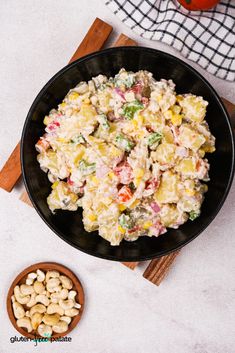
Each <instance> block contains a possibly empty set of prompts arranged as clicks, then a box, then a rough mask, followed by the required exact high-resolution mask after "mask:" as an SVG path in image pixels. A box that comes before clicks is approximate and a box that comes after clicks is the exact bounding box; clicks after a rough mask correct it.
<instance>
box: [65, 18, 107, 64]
mask: <svg viewBox="0 0 235 353" xmlns="http://www.w3.org/2000/svg"><path fill="white" fill-rule="evenodd" d="M112 29H113V27H112V26H110V25H109V24H108V23H106V22H104V21H102V20H101V19H99V18H96V19H95V21H94V22H93V24H92V25H91V27H90V29H89V31H88V32H87V34H86V35H85V37H84V39H83V41H82V42H81V44H80V45H79V47H78V48H77V50H76V51H75V53H74V54H73V56H72V58H71V59H70V60H69V63H72V62H73V61H75V60H77V59H79V58H81V57H82V56H84V55H87V54H90V53H92V52H95V51H97V50H100V49H101V48H102V47H103V45H104V43H105V42H106V40H107V39H108V37H109V35H110V33H111V32H112Z"/></svg>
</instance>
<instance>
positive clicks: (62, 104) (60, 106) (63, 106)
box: [59, 102, 67, 108]
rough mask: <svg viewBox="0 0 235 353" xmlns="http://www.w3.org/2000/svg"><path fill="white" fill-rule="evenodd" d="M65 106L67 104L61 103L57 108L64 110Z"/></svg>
mask: <svg viewBox="0 0 235 353" xmlns="http://www.w3.org/2000/svg"><path fill="white" fill-rule="evenodd" d="M66 106H67V103H65V102H63V103H61V104H60V105H59V108H65V107H66Z"/></svg>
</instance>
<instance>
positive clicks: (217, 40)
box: [106, 0, 235, 81]
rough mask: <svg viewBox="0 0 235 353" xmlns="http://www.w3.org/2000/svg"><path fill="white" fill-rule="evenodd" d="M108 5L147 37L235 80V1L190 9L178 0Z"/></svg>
mask: <svg viewBox="0 0 235 353" xmlns="http://www.w3.org/2000/svg"><path fill="white" fill-rule="evenodd" d="M106 5H107V6H108V7H109V8H110V9H111V10H112V11H113V12H114V13H115V14H116V15H117V16H118V17H119V18H120V20H121V21H122V22H124V23H125V24H126V25H127V26H128V27H130V28H131V29H133V31H135V32H136V33H138V34H139V35H141V36H142V37H144V38H147V39H151V40H159V41H162V42H164V43H166V44H168V45H170V46H172V47H174V48H175V49H177V50H178V51H179V52H180V53H181V54H182V55H183V56H184V57H186V58H187V59H190V60H192V61H194V62H196V63H198V64H199V65H200V66H201V67H203V68H204V69H205V70H207V71H208V72H210V73H211V74H213V75H215V76H217V77H219V78H222V79H225V80H228V81H235V2H234V0H222V1H221V2H220V3H219V4H218V5H217V6H216V7H214V8H213V9H211V10H208V11H196V12H194V11H188V10H186V9H184V8H183V7H182V6H181V5H180V4H179V3H178V2H177V1H176V0H108V1H106Z"/></svg>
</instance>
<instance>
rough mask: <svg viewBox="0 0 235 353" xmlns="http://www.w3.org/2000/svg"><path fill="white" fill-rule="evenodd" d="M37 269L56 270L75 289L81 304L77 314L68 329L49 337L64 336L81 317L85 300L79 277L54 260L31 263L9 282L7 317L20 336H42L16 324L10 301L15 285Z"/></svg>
mask: <svg viewBox="0 0 235 353" xmlns="http://www.w3.org/2000/svg"><path fill="white" fill-rule="evenodd" d="M38 269H40V270H42V271H44V272H46V271H51V270H57V271H58V272H60V273H61V274H62V275H65V276H67V277H68V278H70V279H71V281H72V282H73V288H72V289H71V290H75V291H76V292H77V295H76V297H75V300H76V301H77V302H78V303H79V304H81V308H80V309H79V314H78V315H77V316H74V317H72V321H71V323H70V324H69V326H68V330H67V331H66V332H64V333H53V334H52V336H51V338H59V337H63V336H66V335H68V333H69V332H71V331H72V330H73V329H74V327H75V326H76V325H77V324H78V322H79V321H80V319H81V316H82V313H83V309H84V302H85V298H84V291H83V288H82V285H81V283H80V281H79V279H78V278H77V277H76V276H75V274H74V273H73V272H72V271H70V270H69V269H68V268H67V267H65V266H63V265H60V264H57V263H55V262H39V263H37V264H34V265H31V266H29V267H27V268H26V269H24V270H23V271H22V272H21V273H20V274H19V275H18V276H17V277H16V278H15V280H14V281H13V283H12V284H11V286H10V288H9V291H8V295H7V312H8V315H9V318H10V320H11V323H12V325H13V326H14V327H15V329H16V330H17V331H18V332H19V333H20V334H21V335H22V336H25V337H28V338H32V339H35V338H43V337H41V336H40V335H39V334H38V333H37V332H36V331H35V330H33V331H32V332H30V333H29V332H27V330H24V328H21V327H18V326H17V324H16V321H17V319H16V318H15V316H14V313H13V308H12V301H11V296H12V295H13V294H14V288H15V286H17V285H21V284H23V283H25V280H26V278H27V275H28V274H29V273H30V272H35V271H36V270H38ZM23 307H24V309H25V310H29V309H28V308H27V307H26V305H23ZM48 340H50V338H48Z"/></svg>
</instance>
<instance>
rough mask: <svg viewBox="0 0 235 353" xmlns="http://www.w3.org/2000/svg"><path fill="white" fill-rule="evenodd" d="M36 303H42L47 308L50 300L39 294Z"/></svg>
mask: <svg viewBox="0 0 235 353" xmlns="http://www.w3.org/2000/svg"><path fill="white" fill-rule="evenodd" d="M36 302H37V303H42V304H43V305H45V306H48V305H49V303H50V300H49V299H48V297H47V296H46V295H44V294H38V295H37V296H36Z"/></svg>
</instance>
